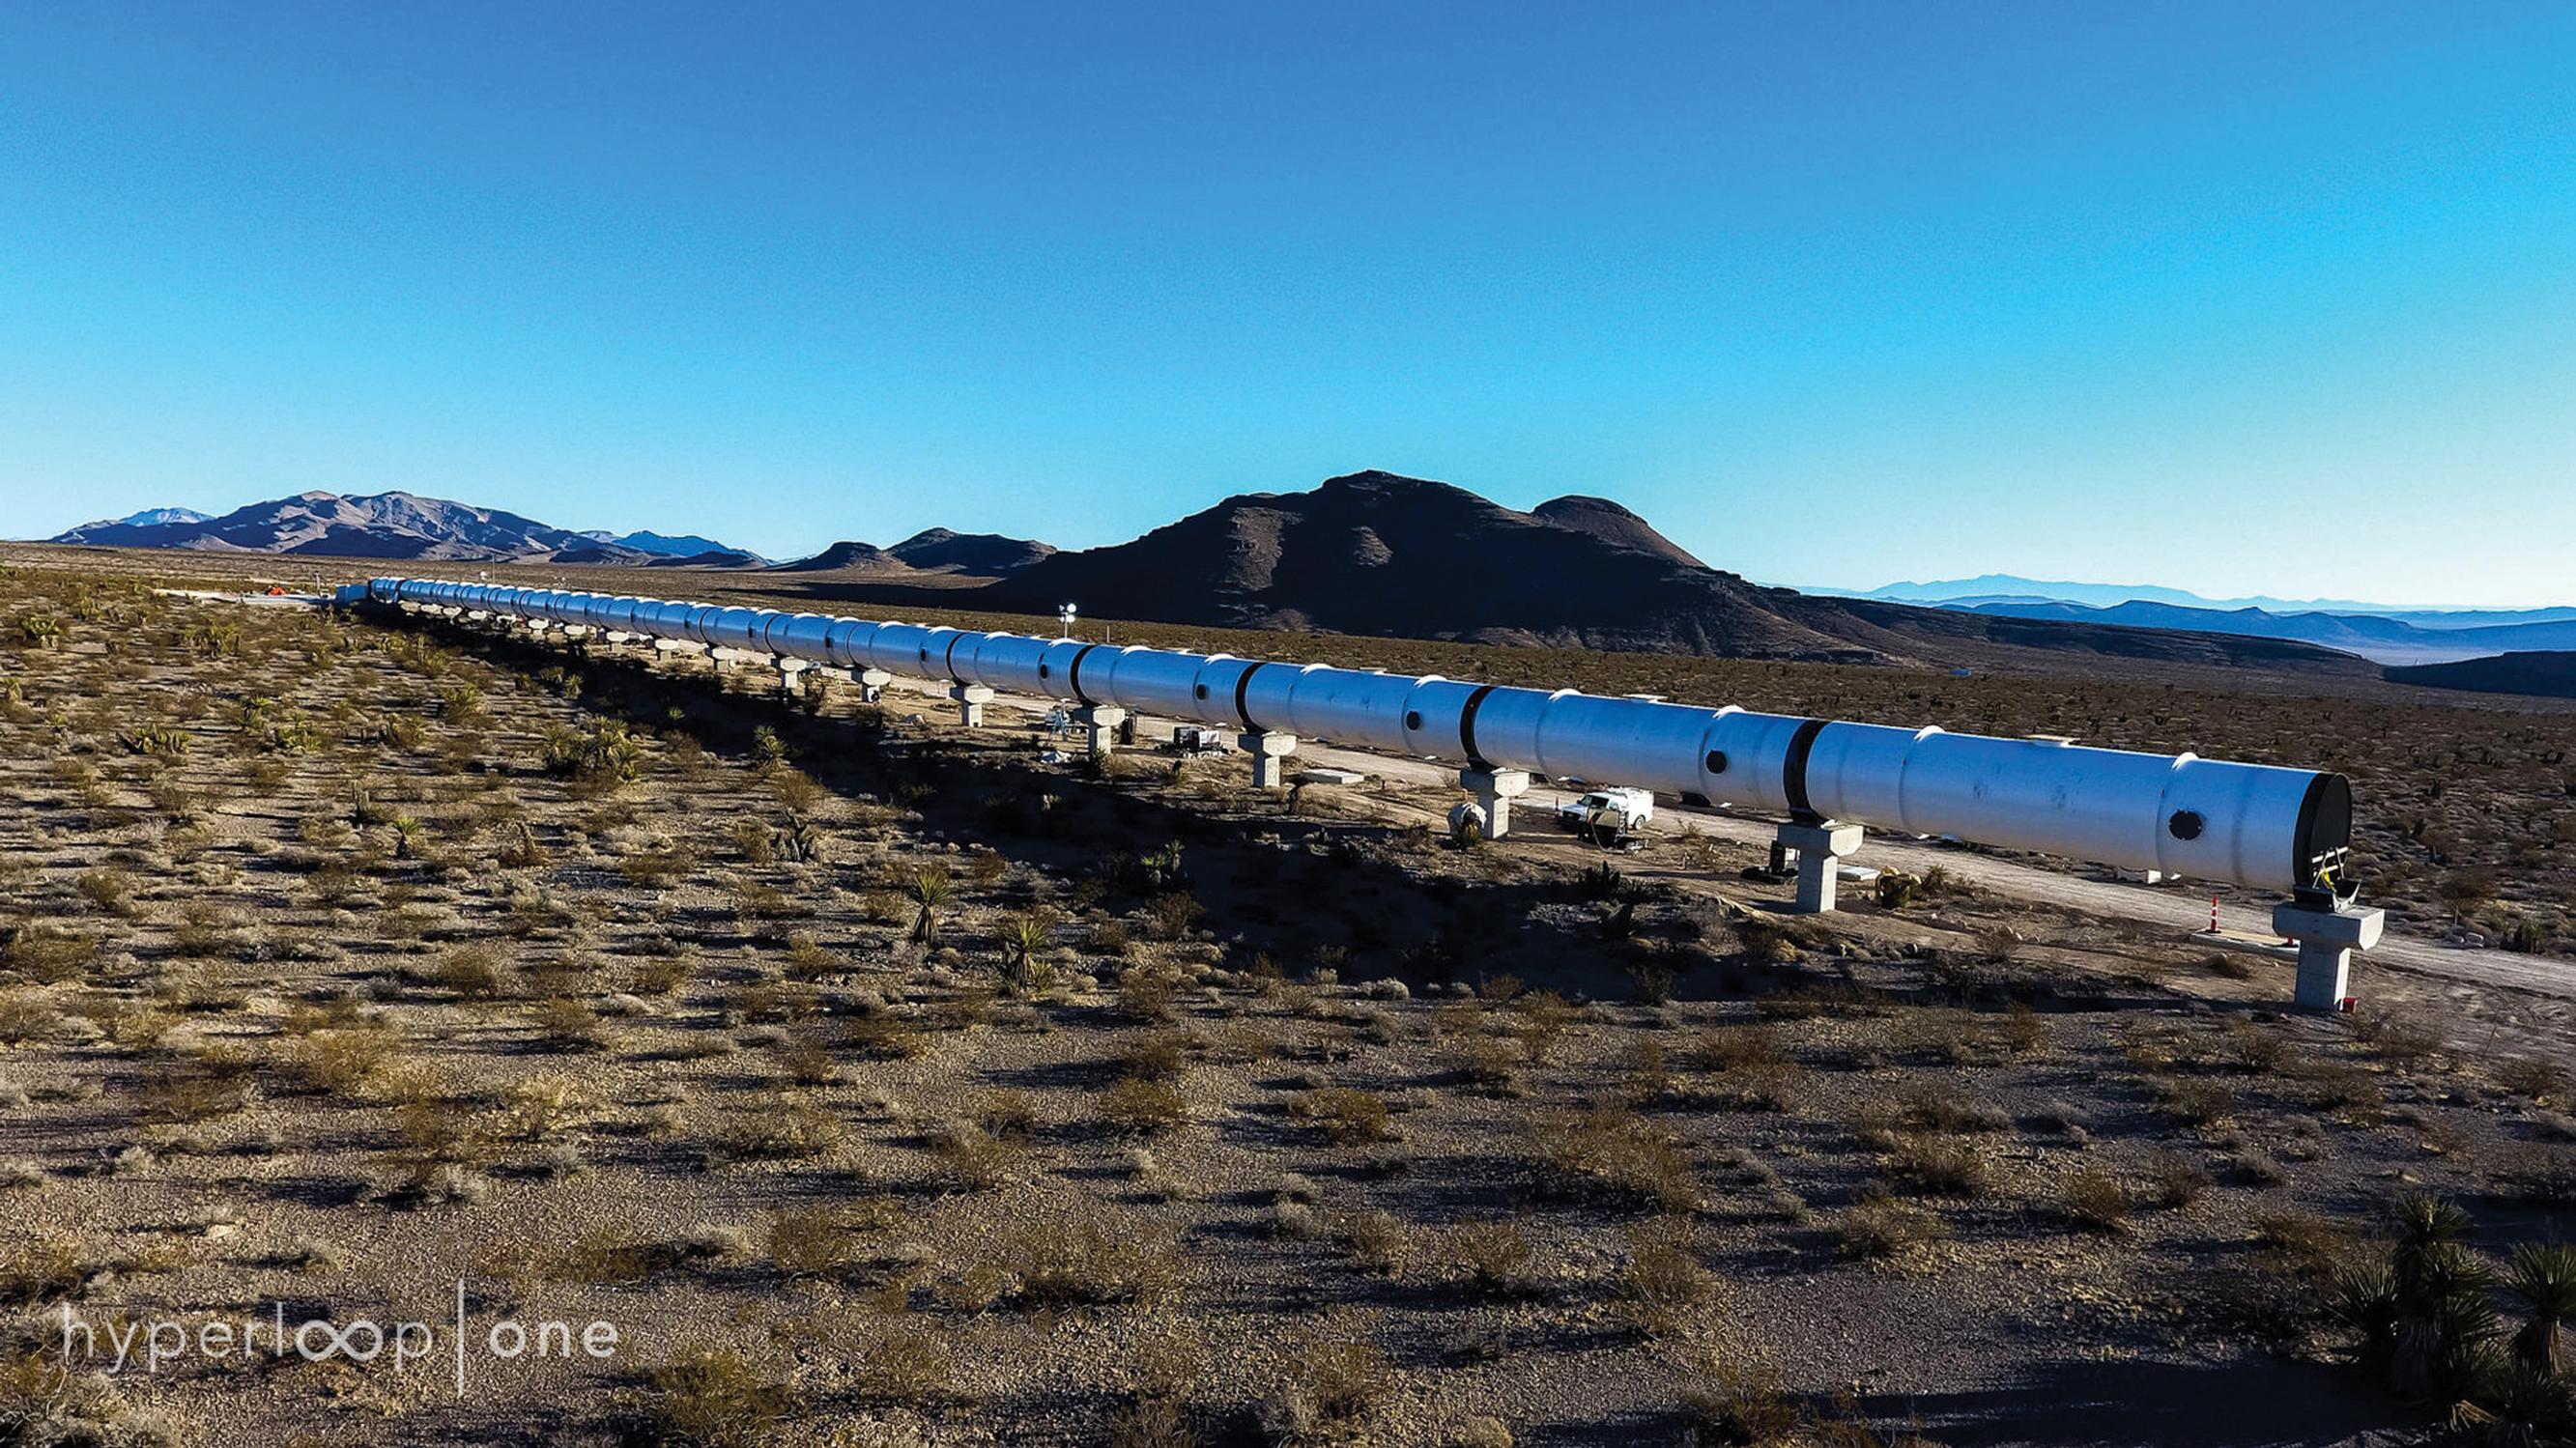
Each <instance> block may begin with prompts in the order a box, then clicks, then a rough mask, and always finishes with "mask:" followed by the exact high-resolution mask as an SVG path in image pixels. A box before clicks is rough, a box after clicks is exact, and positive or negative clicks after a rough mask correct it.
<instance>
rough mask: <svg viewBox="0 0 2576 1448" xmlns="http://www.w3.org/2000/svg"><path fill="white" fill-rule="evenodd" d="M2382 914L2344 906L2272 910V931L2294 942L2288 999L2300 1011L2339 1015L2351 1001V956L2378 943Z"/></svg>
mask: <svg viewBox="0 0 2576 1448" xmlns="http://www.w3.org/2000/svg"><path fill="white" fill-rule="evenodd" d="M2387 926H2388V912H2387V911H2385V910H2375V909H2363V908H2360V907H2358V906H2352V905H2345V906H2341V907H2339V908H2337V909H2333V910H2311V909H2307V908H2305V907H2303V906H2300V905H2298V904H2296V903H2293V904H2288V905H2276V906H2274V907H2272V928H2273V929H2274V930H2277V931H2279V932H2281V934H2282V935H2283V936H2284V937H2286V938H2288V939H2291V940H2295V941H2297V942H2299V977H2298V984H2297V985H2296V987H2295V988H2294V990H2293V992H2292V993H2293V996H2294V998H2295V999H2296V1000H2297V1002H2298V1006H2299V1009H2301V1010H2303V1011H2339V1010H2342V1009H2343V1005H2344V1002H2345V1001H2346V1000H2348V999H2350V998H2351V996H2350V990H2349V986H2350V985H2351V981H2352V953H2353V952H2354V951H2356V950H2368V949H2369V948H2370V947H2372V946H2374V945H2377V944H2378V943H2379V937H2380V934H2381V933H2382V932H2383V931H2384V930H2386V929H2387Z"/></svg>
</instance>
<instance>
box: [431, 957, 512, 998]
mask: <svg viewBox="0 0 2576 1448" xmlns="http://www.w3.org/2000/svg"><path fill="white" fill-rule="evenodd" d="M435 978H436V979H437V982H438V983H439V984H440V985H442V986H445V987H446V988H447V989H449V990H451V991H454V992H456V994H457V996H458V997H459V998H460V999H463V1000H469V1001H488V1000H492V999H495V998H497V997H499V996H501V995H503V994H505V993H507V992H508V991H509V989H510V988H511V986H512V985H513V984H514V981H513V980H512V976H511V972H510V969H509V967H508V966H507V965H505V964H503V963H502V960H501V956H500V952H498V951H496V950H494V949H492V948H491V947H490V946H488V945H460V946H458V947H456V948H455V949H453V950H450V951H449V952H447V954H446V955H445V956H444V957H443V958H441V959H440V961H439V963H438V967H437V971H436V973H435Z"/></svg>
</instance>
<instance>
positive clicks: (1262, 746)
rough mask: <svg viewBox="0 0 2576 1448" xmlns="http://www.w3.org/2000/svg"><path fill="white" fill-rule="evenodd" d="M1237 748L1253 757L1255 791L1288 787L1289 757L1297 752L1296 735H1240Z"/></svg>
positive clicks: (1235, 740) (1253, 784)
mask: <svg viewBox="0 0 2576 1448" xmlns="http://www.w3.org/2000/svg"><path fill="white" fill-rule="evenodd" d="M1234 742H1235V744H1236V746H1237V747H1238V748H1240V749H1242V750H1243V752H1244V753H1246V754H1249V755H1251V756H1252V787H1253V788H1254V789H1285V788H1287V786H1288V756H1289V755H1291V754H1294V753H1296V752H1297V736H1296V735H1294V734H1270V733H1263V734H1238V735H1236V736H1235V739H1234Z"/></svg>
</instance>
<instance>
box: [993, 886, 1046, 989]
mask: <svg viewBox="0 0 2576 1448" xmlns="http://www.w3.org/2000/svg"><path fill="white" fill-rule="evenodd" d="M1055 927H1056V919H1055V912H1054V911H1052V910H1049V909H1047V908H1046V907H1045V906H1039V907H1037V908H1035V909H1032V910H1027V911H1023V912H1021V913H1020V914H1018V915H1016V916H1013V917H1012V919H1011V924H1010V929H1009V930H1008V931H1007V932H1006V933H1005V934H1004V935H1003V937H1002V948H1003V951H1004V956H1003V962H1002V978H1003V979H1004V980H1007V981H1009V982H1010V985H1011V989H1013V990H1015V991H1021V992H1027V991H1033V990H1043V989H1045V988H1046V987H1047V986H1048V985H1049V984H1050V983H1052V981H1053V977H1054V974H1055V972H1054V971H1053V970H1052V969H1050V968H1049V967H1047V966H1046V965H1045V964H1043V963H1042V962H1040V961H1039V960H1038V952H1039V951H1040V950H1043V949H1045V948H1046V945H1047V942H1049V941H1051V940H1053V939H1054V938H1055Z"/></svg>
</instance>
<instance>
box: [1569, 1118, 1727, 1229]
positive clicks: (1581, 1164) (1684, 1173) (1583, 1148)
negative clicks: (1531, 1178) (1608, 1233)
mask: <svg viewBox="0 0 2576 1448" xmlns="http://www.w3.org/2000/svg"><path fill="white" fill-rule="evenodd" d="M1532 1139H1533V1143H1534V1146H1535V1148H1536V1153H1535V1157H1534V1160H1535V1162H1536V1163H1537V1164H1538V1165H1539V1166H1540V1167H1541V1168H1542V1169H1543V1172H1544V1182H1543V1184H1544V1185H1545V1186H1546V1187H1547V1188H1548V1189H1549V1190H1553V1191H1561V1192H1570V1193H1573V1194H1575V1195H1579V1196H1591V1197H1599V1198H1607V1199H1610V1200H1613V1201H1618V1202H1624V1203H1628V1204H1632V1205H1638V1206H1651V1207H1656V1208H1660V1209H1662V1210H1664V1211H1674V1212H1684V1211H1690V1210H1692V1209H1693V1208H1695V1207H1697V1206H1698V1205H1699V1183H1698V1181H1697V1179H1696V1177H1695V1176H1694V1174H1693V1170H1692V1167H1691V1159H1690V1151H1689V1149H1688V1148H1687V1147H1686V1146H1685V1145H1684V1144H1683V1143H1682V1141H1681V1139H1680V1138H1679V1137H1676V1136H1675V1135H1673V1134H1672V1133H1671V1132H1669V1131H1667V1130H1665V1129H1664V1128H1662V1127H1661V1126H1658V1125H1656V1124H1655V1123H1653V1122H1651V1121H1648V1120H1646V1119H1645V1118H1644V1117H1641V1116H1639V1115H1638V1114H1637V1113H1636V1112H1634V1111H1631V1110H1629V1109H1628V1108H1627V1107H1625V1106H1622V1105H1619V1104H1617V1103H1604V1104H1602V1105H1598V1106H1594V1107H1592V1108H1591V1109H1589V1110H1585V1111H1575V1112H1560V1113H1556V1114H1552V1115H1549V1116H1547V1117H1544V1118H1542V1119H1541V1120H1540V1122H1539V1124H1538V1126H1537V1129H1536V1130H1535V1132H1534V1133H1533V1134H1532Z"/></svg>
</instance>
